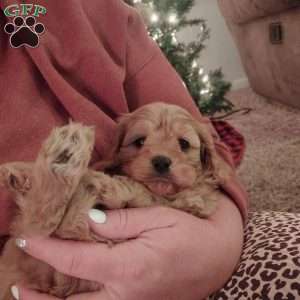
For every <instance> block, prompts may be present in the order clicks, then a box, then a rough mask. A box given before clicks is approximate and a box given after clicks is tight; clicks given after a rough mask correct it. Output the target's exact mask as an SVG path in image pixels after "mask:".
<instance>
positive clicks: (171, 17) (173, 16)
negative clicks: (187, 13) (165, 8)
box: [168, 14, 177, 24]
mask: <svg viewBox="0 0 300 300" xmlns="http://www.w3.org/2000/svg"><path fill="white" fill-rule="evenodd" d="M168 21H169V23H171V24H175V23H177V15H176V14H171V15H169V18H168Z"/></svg>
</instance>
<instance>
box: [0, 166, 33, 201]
mask: <svg viewBox="0 0 300 300" xmlns="http://www.w3.org/2000/svg"><path fill="white" fill-rule="evenodd" d="M32 170H33V165H32V164H30V163H22V162H20V163H18V162H16V163H7V164H4V165H1V166H0V185H2V186H4V187H6V188H7V189H8V190H10V191H11V192H13V193H15V194H17V195H25V194H26V193H27V192H28V191H29V190H30V189H31V185H32V182H31V176H30V174H32Z"/></svg>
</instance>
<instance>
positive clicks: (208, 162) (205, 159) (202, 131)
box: [195, 121, 233, 183]
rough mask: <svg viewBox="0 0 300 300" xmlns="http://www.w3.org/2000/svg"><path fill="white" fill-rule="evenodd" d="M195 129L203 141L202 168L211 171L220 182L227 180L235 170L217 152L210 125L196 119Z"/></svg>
mask: <svg viewBox="0 0 300 300" xmlns="http://www.w3.org/2000/svg"><path fill="white" fill-rule="evenodd" d="M195 129H196V131H197V133H198V136H199V139H200V143H201V146H200V160H201V164H202V170H203V171H204V172H208V173H210V174H211V175H212V176H213V177H214V178H215V179H216V180H217V182H218V183H222V182H225V181H227V179H228V178H229V177H230V176H231V175H232V172H233V171H232V169H231V168H230V166H229V165H227V163H226V162H225V161H224V160H223V159H222V158H221V157H220V156H219V154H218V153H217V151H216V148H215V143H214V139H213V136H212V133H211V130H210V129H209V126H208V125H207V124H204V123H200V122H197V121H195Z"/></svg>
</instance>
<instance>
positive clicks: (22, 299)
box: [13, 287, 60, 300]
mask: <svg viewBox="0 0 300 300" xmlns="http://www.w3.org/2000/svg"><path fill="white" fill-rule="evenodd" d="M13 296H14V298H15V299H17V300H60V299H58V298H56V297H52V296H49V295H46V294H41V293H38V292H35V291H32V290H29V289H26V288H24V287H19V288H18V290H16V287H15V289H14V290H13Z"/></svg>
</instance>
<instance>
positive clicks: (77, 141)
mask: <svg viewBox="0 0 300 300" xmlns="http://www.w3.org/2000/svg"><path fill="white" fill-rule="evenodd" d="M93 147H94V130H93V129H92V128H91V127H87V126H83V125H81V124H79V123H70V124H69V125H66V126H63V127H59V128H55V129H54V130H53V131H52V132H51V134H50V136H49V137H48V139H47V140H46V141H45V143H44V144H43V146H42V150H41V152H40V154H39V158H38V161H39V162H42V163H46V165H47V166H48V167H49V168H50V169H51V171H52V172H53V173H55V174H57V175H62V176H75V175H76V176H78V175H79V174H82V173H83V171H85V170H86V168H87V166H88V164H89V161H90V158H91V153H92V150H93Z"/></svg>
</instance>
